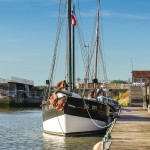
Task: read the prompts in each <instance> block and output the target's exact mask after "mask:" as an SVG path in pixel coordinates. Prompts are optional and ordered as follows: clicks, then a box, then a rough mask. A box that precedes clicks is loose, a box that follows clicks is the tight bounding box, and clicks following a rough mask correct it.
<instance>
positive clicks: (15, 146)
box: [0, 109, 101, 150]
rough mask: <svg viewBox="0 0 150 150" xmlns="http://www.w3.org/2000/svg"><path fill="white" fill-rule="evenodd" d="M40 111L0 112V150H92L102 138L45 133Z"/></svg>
mask: <svg viewBox="0 0 150 150" xmlns="http://www.w3.org/2000/svg"><path fill="white" fill-rule="evenodd" d="M41 116H42V112H41V110H40V109H34V110H18V111H16V110H15V111H5V112H4V111H0V150H92V148H93V146H94V145H95V144H96V143H97V142H99V141H100V139H101V138H100V136H85V137H64V136H55V135H49V134H45V133H43V128H42V117H41Z"/></svg>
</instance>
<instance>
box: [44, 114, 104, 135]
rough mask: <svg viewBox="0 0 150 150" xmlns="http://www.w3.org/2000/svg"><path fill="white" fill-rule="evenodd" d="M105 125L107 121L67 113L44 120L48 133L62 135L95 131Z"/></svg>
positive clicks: (45, 129)
mask: <svg viewBox="0 0 150 150" xmlns="http://www.w3.org/2000/svg"><path fill="white" fill-rule="evenodd" d="M98 126H100V127H102V128H100V127H98ZM104 126H106V122H103V121H98V120H92V119H89V118H83V117H78V116H71V115H67V114H64V115H61V116H58V117H54V118H51V119H49V120H46V121H44V122H43V128H44V131H45V132H46V133H51V134H62V135H65V134H73V133H74V134H80V133H90V132H95V131H99V130H103V129H104Z"/></svg>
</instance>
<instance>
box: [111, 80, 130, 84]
mask: <svg viewBox="0 0 150 150" xmlns="http://www.w3.org/2000/svg"><path fill="white" fill-rule="evenodd" d="M111 83H115V84H121V83H123V84H127V83H128V82H127V81H124V80H113V81H111Z"/></svg>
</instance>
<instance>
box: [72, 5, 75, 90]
mask: <svg viewBox="0 0 150 150" xmlns="http://www.w3.org/2000/svg"><path fill="white" fill-rule="evenodd" d="M72 13H73V14H75V6H74V4H73V6H72ZM72 54H73V55H72V90H73V91H74V87H75V26H74V25H72Z"/></svg>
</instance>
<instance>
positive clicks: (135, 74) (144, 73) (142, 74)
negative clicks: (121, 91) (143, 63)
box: [132, 71, 150, 78]
mask: <svg viewBox="0 0 150 150" xmlns="http://www.w3.org/2000/svg"><path fill="white" fill-rule="evenodd" d="M132 77H139V78H145V77H148V78H150V71H132Z"/></svg>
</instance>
